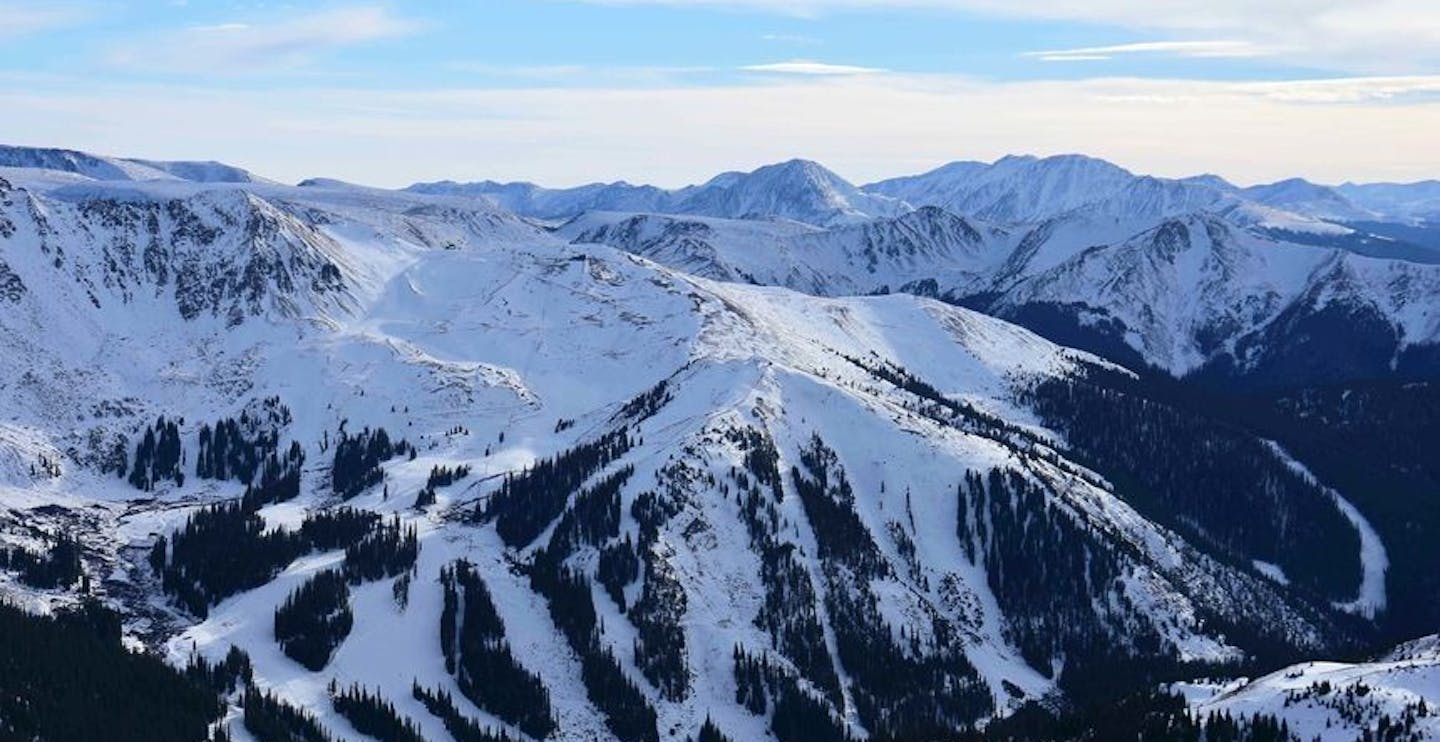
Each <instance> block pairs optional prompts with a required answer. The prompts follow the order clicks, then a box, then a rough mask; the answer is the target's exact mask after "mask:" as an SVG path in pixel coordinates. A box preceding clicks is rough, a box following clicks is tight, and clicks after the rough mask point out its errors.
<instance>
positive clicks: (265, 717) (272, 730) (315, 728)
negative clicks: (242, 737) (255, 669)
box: [241, 686, 332, 742]
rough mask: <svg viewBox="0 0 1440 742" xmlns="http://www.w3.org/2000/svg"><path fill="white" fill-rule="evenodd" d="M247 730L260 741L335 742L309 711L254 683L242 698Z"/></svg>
mask: <svg viewBox="0 0 1440 742" xmlns="http://www.w3.org/2000/svg"><path fill="white" fill-rule="evenodd" d="M241 708H242V709H243V711H244V714H245V716H244V721H245V731H247V732H249V733H250V735H251V736H253V737H254V738H255V739H257V740H259V741H260V742H331V739H332V738H331V737H330V734H329V732H326V731H325V728H324V727H322V726H320V722H318V721H316V720H315V716H314V715H313V714H311V713H310V712H309V711H306V710H304V709H298V708H295V707H294V706H291V705H290V704H288V703H285V702H284V701H281V700H280V699H278V698H276V697H274V696H272V695H270V694H269V693H266V692H264V691H261V690H257V689H256V688H255V687H254V686H250V687H247V688H246V689H245V695H244V697H243V700H242V701H241Z"/></svg>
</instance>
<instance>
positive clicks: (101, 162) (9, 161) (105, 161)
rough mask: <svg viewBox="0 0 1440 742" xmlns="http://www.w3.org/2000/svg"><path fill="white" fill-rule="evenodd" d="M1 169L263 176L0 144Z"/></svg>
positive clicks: (239, 178)
mask: <svg viewBox="0 0 1440 742" xmlns="http://www.w3.org/2000/svg"><path fill="white" fill-rule="evenodd" d="M0 168H26V169H41V170H53V171H56V172H63V173H73V174H75V175H79V176H83V177H85V178H90V179H94V180H187V181H191V182H195V183H257V182H262V181H263V179H262V178H259V177H258V176H256V175H254V174H252V173H250V172H249V171H247V170H242V169H241V168H238V167H235V166H233V165H226V164H224V163H221V162H214V161H210V162H184V161H180V162H161V161H157V160H139V159H123V158H118V157H105V156H101V155H92V154H89V153H86V152H77V151H75V150H69V149H50V148H43V147H14V146H9V145H0Z"/></svg>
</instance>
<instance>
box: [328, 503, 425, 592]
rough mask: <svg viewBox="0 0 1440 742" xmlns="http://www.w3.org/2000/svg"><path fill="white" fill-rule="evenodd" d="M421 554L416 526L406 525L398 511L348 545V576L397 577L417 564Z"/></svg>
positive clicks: (366, 578) (354, 578)
mask: <svg viewBox="0 0 1440 742" xmlns="http://www.w3.org/2000/svg"><path fill="white" fill-rule="evenodd" d="M419 557H420V538H419V535H418V534H417V533H416V530H415V527H414V526H410V527H409V528H406V527H404V526H402V525H401V524H400V516H398V515H396V516H395V517H394V518H393V519H391V520H390V522H388V523H377V524H375V525H374V526H372V527H371V528H370V529H369V532H368V533H367V534H365V535H364V536H363V537H361V538H360V539H359V540H356V541H354V542H352V543H350V544H349V545H347V546H346V547H345V566H344V570H345V577H346V578H347V579H349V580H350V582H351V583H360V582H372V581H374V580H383V579H385V578H387V577H395V576H396V575H400V574H403V573H405V572H408V571H409V570H410V569H411V568H413V567H414V566H415V561H416V560H417V559H419Z"/></svg>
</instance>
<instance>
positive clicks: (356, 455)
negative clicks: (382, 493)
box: [330, 428, 415, 500]
mask: <svg viewBox="0 0 1440 742" xmlns="http://www.w3.org/2000/svg"><path fill="white" fill-rule="evenodd" d="M406 454H408V455H409V456H410V458H412V459H413V458H415V447H414V446H412V445H410V444H409V443H407V442H406V441H405V440H404V439H401V440H398V441H391V440H390V434H389V433H387V432H385V429H384V428H377V429H375V430H374V431H371V430H370V428H365V429H364V430H362V431H360V432H359V433H357V434H355V435H350V434H349V433H347V432H345V430H344V429H343V428H342V429H341V431H340V439H339V440H338V441H336V443H335V460H334V463H333V464H332V465H331V467H330V488H331V490H332V491H334V493H335V494H336V495H339V496H340V499H342V500H349V499H352V498H354V497H355V496H357V495H359V494H360V493H361V492H364V491H365V490H367V489H369V488H371V487H374V486H375V485H378V484H380V483H381V482H382V481H384V479H385V472H384V470H382V469H381V468H380V464H381V463H383V462H386V461H389V460H390V459H392V458H395V457H396V456H403V455H406Z"/></svg>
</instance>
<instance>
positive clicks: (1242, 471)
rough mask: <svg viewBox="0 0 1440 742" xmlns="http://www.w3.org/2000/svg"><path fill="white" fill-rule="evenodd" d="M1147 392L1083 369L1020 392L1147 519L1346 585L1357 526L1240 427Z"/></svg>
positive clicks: (1335, 594) (1306, 583)
mask: <svg viewBox="0 0 1440 742" xmlns="http://www.w3.org/2000/svg"><path fill="white" fill-rule="evenodd" d="M1155 396H1156V395H1153V394H1151V393H1150V392H1149V390H1147V389H1146V388H1145V387H1144V386H1142V385H1140V383H1139V382H1136V381H1134V380H1130V379H1126V378H1124V377H1121V376H1119V375H1118V374H1113V373H1109V372H1104V371H1095V372H1091V373H1088V374H1077V375H1074V376H1070V377H1065V378H1050V379H1046V380H1044V381H1041V382H1039V383H1037V384H1035V385H1034V386H1033V387H1032V388H1031V389H1030V391H1029V393H1028V394H1027V395H1025V397H1024V401H1026V402H1028V404H1029V405H1030V406H1032V407H1033V408H1034V409H1035V411H1036V413H1037V414H1038V415H1039V416H1040V418H1041V420H1042V421H1043V422H1044V423H1045V424H1046V426H1048V427H1050V428H1052V429H1055V430H1058V431H1060V432H1061V433H1063V434H1064V436H1065V438H1066V440H1068V441H1069V442H1070V446H1071V447H1072V449H1073V450H1072V452H1071V453H1072V455H1073V457H1074V458H1076V459H1078V460H1079V461H1080V462H1081V463H1083V464H1085V465H1086V466H1088V467H1090V468H1092V469H1094V470H1095V471H1098V472H1100V473H1101V474H1103V475H1104V476H1105V477H1106V478H1107V479H1109V480H1110V481H1111V482H1112V483H1114V485H1115V490H1116V493H1117V494H1119V495H1120V496H1121V497H1123V498H1124V499H1125V500H1126V502H1128V503H1130V504H1131V505H1132V506H1133V507H1134V508H1135V509H1136V510H1138V511H1140V513H1141V514H1143V515H1145V516H1146V517H1147V518H1149V519H1150V520H1153V521H1155V522H1158V523H1161V524H1162V525H1165V526H1166V527H1168V528H1172V529H1174V530H1176V531H1178V532H1180V533H1181V534H1184V535H1185V536H1186V537H1187V538H1188V539H1189V540H1191V541H1192V542H1194V543H1198V544H1202V545H1205V546H1207V547H1209V548H1210V549H1212V550H1214V551H1215V552H1217V553H1219V554H1220V555H1221V556H1222V557H1223V558H1226V559H1227V560H1236V561H1239V562H1241V563H1244V564H1248V563H1249V561H1250V560H1252V559H1260V560H1263V561H1266V562H1271V563H1274V564H1278V565H1280V566H1281V568H1283V569H1284V570H1285V574H1286V576H1287V577H1289V579H1290V581H1291V583H1292V584H1294V585H1296V586H1297V587H1302V588H1308V589H1309V590H1312V591H1314V592H1317V593H1319V594H1321V595H1323V596H1325V597H1326V598H1328V599H1331V600H1345V599H1349V598H1351V597H1354V595H1355V591H1356V589H1357V588H1358V586H1359V584H1360V576H1361V574H1360V573H1361V567H1360V556H1359V554H1360V541H1359V535H1358V534H1357V533H1356V531H1355V528H1354V527H1353V526H1352V525H1350V523H1349V521H1347V520H1346V519H1345V517H1344V516H1343V515H1342V514H1341V513H1340V511H1339V510H1338V509H1337V508H1336V507H1335V505H1334V502H1333V500H1332V499H1331V498H1330V497H1329V496H1328V494H1327V493H1326V492H1325V491H1324V490H1323V489H1322V488H1320V487H1319V486H1317V485H1316V484H1315V483H1313V482H1311V481H1309V480H1307V479H1306V478H1305V477H1302V476H1300V475H1299V474H1297V473H1296V472H1295V471H1293V470H1291V469H1290V467H1289V466H1287V465H1286V464H1285V463H1284V462H1283V461H1281V460H1280V459H1279V458H1278V457H1277V456H1276V455H1275V452H1274V451H1272V450H1271V449H1270V448H1269V447H1268V446H1267V445H1266V444H1265V443H1264V442H1263V441H1262V440H1260V439H1259V438H1257V437H1256V436H1254V435H1253V434H1251V433H1249V432H1247V431H1246V430H1244V429H1242V428H1240V427H1238V426H1236V425H1234V424H1231V423H1229V422H1227V421H1225V420H1223V419H1220V418H1218V417H1214V416H1211V415H1207V414H1204V413H1202V412H1200V411H1198V410H1194V409H1187V408H1186V407H1184V406H1182V405H1177V404H1172V403H1168V402H1166V401H1161V400H1157V399H1155V398H1153V397H1155Z"/></svg>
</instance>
